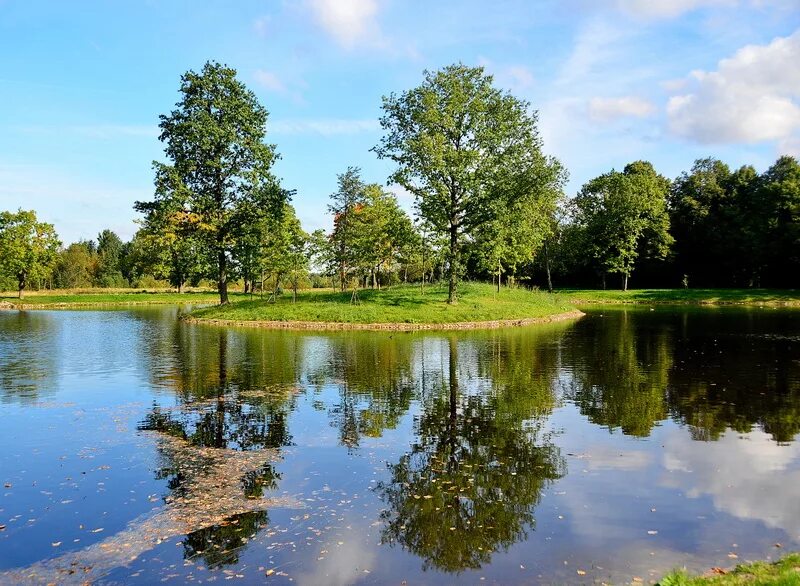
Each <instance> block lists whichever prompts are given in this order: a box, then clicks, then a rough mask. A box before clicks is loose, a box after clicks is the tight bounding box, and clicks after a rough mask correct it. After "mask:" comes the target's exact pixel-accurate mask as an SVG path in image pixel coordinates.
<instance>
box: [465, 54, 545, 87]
mask: <svg viewBox="0 0 800 586" xmlns="http://www.w3.org/2000/svg"><path fill="white" fill-rule="evenodd" d="M478 65H480V66H481V67H483V68H484V69H486V71H487V72H489V73H491V74H492V75H493V76H494V79H495V81H496V82H497V85H499V86H500V87H502V88H508V89H512V90H516V91H521V90H526V89H528V88H530V87H531V86H533V83H534V77H533V72H532V71H531V69H530V68H529V67H526V66H525V65H505V66H503V65H498V64H497V63H494V62H493V61H491V60H489V59H486V58H485V57H481V58H479V59H478Z"/></svg>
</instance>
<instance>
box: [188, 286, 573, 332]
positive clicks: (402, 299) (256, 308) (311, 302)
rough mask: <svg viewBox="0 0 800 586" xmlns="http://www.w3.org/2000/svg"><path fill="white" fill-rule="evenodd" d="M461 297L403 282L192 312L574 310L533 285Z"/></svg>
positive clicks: (455, 315) (370, 315)
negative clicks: (353, 299)
mask: <svg viewBox="0 0 800 586" xmlns="http://www.w3.org/2000/svg"><path fill="white" fill-rule="evenodd" d="M458 291H459V299H458V302H457V303H455V304H453V305H448V304H447V303H446V300H447V287H446V286H445V285H434V286H426V287H425V291H424V293H423V292H422V290H421V288H420V286H419V285H398V286H394V287H386V288H384V289H381V290H373V289H362V290H360V291H359V293H358V295H359V300H360V302H359V303H358V304H352V303H351V302H350V300H351V296H352V292H351V291H347V292H344V293H341V292H335V291H330V290H327V291H314V290H311V291H300V292H299V293H298V297H297V302H296V303H293V302H292V296H291V294H290V293H284V294H283V295H282V296H280V297H279V298H278V301H277V303H272V302H269V301H261V300H255V301H241V302H239V303H234V304H230V305H227V306H215V307H206V308H202V309H198V310H196V311H194V312H192V317H194V318H197V319H201V320H202V319H214V320H232V321H262V322H266V321H298V322H335V323H359V324H385V323H400V324H448V323H461V322H485V321H495V320H516V319H526V318H544V317H549V316H553V315H557V314H561V313H565V312H568V311H572V310H574V308H573V307H571V306H570V304H569V303H567V300H566V298H564V297H563V296H559V295H554V294H550V293H544V292H540V291H530V290H527V289H507V288H503V289H501V291H500V293H497V292H496V291H495V289H494V287H492V286H491V285H488V284H481V283H462V284H460V285H459V288H458Z"/></svg>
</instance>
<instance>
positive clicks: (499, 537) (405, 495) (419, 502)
mask: <svg viewBox="0 0 800 586" xmlns="http://www.w3.org/2000/svg"><path fill="white" fill-rule="evenodd" d="M458 345H459V344H458V341H457V340H456V338H455V337H450V338H448V340H447V348H448V351H449V352H448V359H447V367H448V372H447V377H446V379H445V380H444V381H441V384H438V385H435V386H434V388H432V389H429V392H428V393H427V394H426V396H425V397H424V399H423V405H422V409H421V413H420V415H419V417H418V419H417V424H416V426H415V431H416V434H417V439H416V441H415V442H414V443H413V444H412V446H411V450H410V451H409V452H408V453H407V454H404V455H403V456H402V457H401V458H400V460H399V462H397V463H395V464H392V465H391V466H390V471H391V479H390V480H389V481H387V482H383V483H380V484H379V485H378V491H379V492H380V493H381V496H382V498H383V499H384V500H385V502H386V503H387V505H388V507H389V508H388V510H386V511H384V512H383V513H382V515H381V516H382V518H383V519H384V521H385V523H386V527H385V529H384V531H383V541H384V542H386V543H390V544H394V543H399V544H400V545H402V546H403V547H404V548H405V549H407V550H409V551H411V552H413V553H414V554H416V555H417V556H419V557H421V558H422V559H423V561H424V567H425V568H436V569H439V570H444V571H447V572H459V571H461V570H464V569H467V568H480V567H481V566H482V565H484V564H487V563H489V562H490V561H491V558H492V554H493V553H494V552H496V551H498V550H500V551H503V550H507V549H508V547H509V546H511V545H512V544H514V543H516V542H517V541H519V540H521V539H524V538H526V537H527V530H528V529H529V528H532V527H533V526H534V524H535V519H534V508H535V507H536V505H537V503H538V502H539V499H540V498H541V493H542V489H543V488H545V487H546V486H547V485H548V484H549V483H550V482H551V481H553V480H555V479H557V478H559V477H560V476H561V475H562V474H563V473H564V462H563V460H562V458H561V457H560V454H559V450H558V448H556V447H555V446H553V445H552V443H550V441H549V438H548V436H547V434H545V433H543V432H542V419H541V418H542V417H543V416H544V415H546V413H547V411H548V410H549V409H550V408H552V405H553V398H552V390H550V385H545V386H544V388H542V386H541V385H540V386H539V389H538V390H540V391H544V392H540V393H536V390H537V389H536V388H535V387H534V388H530V387H527V386H526V385H525V384H524V382H523V381H520V380H519V379H518V377H516V376H514V375H513V374H512V376H511V377H510V380H509V381H507V384H496V385H495V387H496V388H497V387H500V390H499V392H497V391H495V392H490V393H475V394H469V393H468V392H465V391H466V390H467V389H464V388H463V387H464V385H463V384H460V383H459V367H460V365H459V359H458ZM519 358H522V357H519ZM509 372H512V373H514V374H516V372H515V371H514V369H510V371H509ZM521 382H523V384H519V383H521ZM528 382H530V381H528ZM528 391H530V392H528Z"/></svg>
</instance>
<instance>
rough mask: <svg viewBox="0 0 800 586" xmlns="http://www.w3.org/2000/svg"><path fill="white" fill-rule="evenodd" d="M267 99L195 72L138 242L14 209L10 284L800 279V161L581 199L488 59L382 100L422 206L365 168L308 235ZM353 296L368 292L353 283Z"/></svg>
mask: <svg viewBox="0 0 800 586" xmlns="http://www.w3.org/2000/svg"><path fill="white" fill-rule="evenodd" d="M267 118H268V113H267V111H266V109H265V108H264V107H263V106H261V104H259V103H258V100H257V98H256V96H255V94H253V92H252V91H250V90H249V89H247V88H246V87H245V86H244V84H242V83H241V82H240V81H239V80H238V79H236V72H235V71H234V70H233V69H230V68H228V67H226V66H224V65H220V64H218V63H213V62H209V63H207V64H206V65H205V66H204V67H203V69H202V71H201V72H199V73H197V72H194V71H189V72H187V73H186V74H185V75H184V76H183V77H182V79H181V87H180V100H179V101H178V103H177V104H176V106H175V109H174V110H173V111H172V112H170V114H168V115H162V116H161V117H160V120H161V122H160V125H159V126H160V128H161V135H160V140H161V141H162V142H163V143H164V152H165V156H166V159H167V162H154V163H153V166H154V174H155V190H154V197H153V199H152V200H149V201H141V202H136V204H135V206H134V207H135V209H136V210H137V211H138V212H140V213H141V214H142V215H143V220H142V221H141V227H140V229H139V230H138V231H137V232H136V234H135V236H134V237H133V239H132V240H131V241H130V242H122V241H121V240H120V238H119V237H118V236H117V235H116V234H114V233H113V232H111V231H110V230H104V231H103V232H101V233H100V235H99V236H98V238H97V241H96V242H95V241H80V242H77V243H73V244H71V245H69V246H67V247H66V248H64V247H63V246H62V245H61V243H60V242H59V240H58V238H57V236H56V234H55V231H54V229H53V227H52V226H51V225H49V224H45V223H42V222H38V221H37V219H36V215H35V213H34V212H27V211H22V210H20V211H18V212H2V213H1V214H0V286H1V287H3V288H7V289H17V290H19V291H20V294H21V292H22V291H23V290H24V289H25V288H29V287H36V288H42V287H47V288H80V287H125V286H133V287H154V286H158V285H170V286H172V287H175V288H177V289H179V290H181V289H182V288H183V287H184V286H185V285H187V284H188V285H199V284H205V285H213V286H215V287H216V288H217V289H218V291H219V295H220V301H221V302H222V303H225V302H227V299H228V295H227V291H228V284H229V283H240V284H241V286H242V287H243V288H244V290H245V291H250V292H252V291H261V292H264V291H265V290H266V291H267V292H268V294H270V295H273V294H274V295H277V294H280V293H281V291H282V290H283V289H286V288H291V289H293V290H295V291H296V290H297V289H298V288H301V287H311V286H316V287H319V286H335V287H338V288H340V289H341V290H345V289H346V288H353V290H354V291H355V290H357V288H358V287H381V286H384V285H390V284H393V283H398V282H419V283H421V284H422V285H423V286H424V284H425V283H426V282H431V281H437V280H446V281H447V282H448V283H449V287H448V291H449V294H448V301H449V302H453V301H455V300H456V298H457V283H458V281H459V280H461V279H465V278H466V279H474V280H487V281H488V280H492V281H493V282H494V283H496V284H497V286H498V287H499V286H500V284H501V283H502V282H506V283H517V284H523V285H526V286H538V287H542V288H548V289H552V288H553V286H559V287H563V286H581V287H622V288H627V287H628V286H629V284H630V285H634V286H637V287H644V286H646V287H669V288H672V287H798V286H800V165H799V164H798V161H797V160H796V159H794V158H792V157H788V156H784V157H781V158H779V159H778V160H777V161H776V162H775V164H774V165H772V166H771V167H770V168H769V169H767V170H766V171H765V172H764V173H762V174H759V173H758V172H756V170H755V169H754V168H753V167H751V166H744V167H741V168H740V169H737V170H735V171H732V170H731V169H730V168H729V167H728V166H727V165H725V164H724V163H723V162H721V161H719V160H716V159H713V158H708V159H701V160H698V161H696V162H695V164H694V166H693V167H692V168H691V169H690V170H689V171H687V172H684V173H682V174H681V175H680V176H679V177H677V178H676V179H674V180H670V179H668V178H666V177H664V176H663V175H661V174H660V173H658V172H657V170H656V169H655V168H654V167H653V165H652V164H651V163H649V162H646V161H634V162H631V163H629V164H628V165H626V166H625V167H624V168H623V169H622V171H615V170H611V171H609V172H608V173H605V174H603V175H601V176H599V177H596V178H594V179H592V180H591V181H589V182H587V183H586V184H585V185H584V186H583V187H582V188H581V190H580V191H579V192H578V193H577V194H576V195H574V196H572V197H567V195H566V194H565V193H564V185H565V183H566V180H567V171H566V169H565V168H564V166H563V165H562V164H561V163H560V162H559V161H558V160H557V159H555V158H554V157H551V156H547V155H545V154H544V153H543V144H542V140H541V137H540V135H539V132H538V116H537V113H536V112H535V111H534V110H532V109H531V107H530V104H528V103H527V102H525V101H523V100H520V99H518V98H515V97H514V96H512V95H511V94H509V93H508V92H504V91H501V90H499V89H497V88H495V87H494V85H493V79H492V77H491V76H490V75H487V74H485V72H484V71H483V69H482V68H480V67H466V66H464V65H462V64H456V65H451V66H448V67H445V68H443V69H441V70H439V71H435V72H427V71H426V72H425V73H424V79H423V82H422V83H421V85H420V86H418V87H416V88H413V89H411V90H409V91H406V92H403V93H402V94H399V95H395V94H391V95H389V96H387V97H384V99H383V116H382V117H381V119H380V124H381V127H382V128H383V130H384V135H383V137H382V138H381V140H380V141H379V143H378V144H377V145H376V146H375V147H374V148H373V149H372V150H373V151H374V152H375V154H376V155H377V156H378V157H379V158H382V159H388V160H389V161H392V162H393V163H395V165H396V166H395V170H394V172H393V173H392V174H391V175H390V177H389V178H388V180H389V181H388V182H389V183H390V184H394V185H399V186H401V187H402V188H404V189H405V190H406V191H408V192H409V193H411V194H412V195H413V196H414V199H415V217H414V219H412V218H410V217H409V216H408V214H406V213H405V211H403V209H402V208H401V207H400V206H399V204H398V201H397V198H396V197H395V195H394V194H392V193H391V192H390V191H387V189H386V188H384V187H382V186H381V184H380V183H369V182H366V181H364V180H363V179H362V177H361V172H360V170H359V169H358V168H355V167H350V168H348V169H347V170H345V171H344V172H343V173H342V174H340V175H339V176H338V189H337V191H336V192H335V193H333V194H332V195H331V196H330V204H329V206H328V211H329V213H330V214H331V215H332V220H333V229H332V231H331V232H330V233H326V232H325V231H323V230H317V231H315V232H314V233H312V234H309V233H307V232H306V231H304V230H303V228H302V226H301V225H300V222H299V220H298V218H297V216H296V214H295V209H294V207H293V206H292V205H291V201H292V199H293V198H295V197H297V194H296V193H295V191H293V190H290V189H286V188H285V187H283V186H282V185H281V184H280V181H279V180H278V179H277V178H276V177H275V176H274V175H273V174H272V165H273V163H274V161H275V159H276V158H277V156H278V155H277V153H276V148H275V145H271V144H268V143H267V142H265V137H266V130H267ZM354 296H355V294H354Z"/></svg>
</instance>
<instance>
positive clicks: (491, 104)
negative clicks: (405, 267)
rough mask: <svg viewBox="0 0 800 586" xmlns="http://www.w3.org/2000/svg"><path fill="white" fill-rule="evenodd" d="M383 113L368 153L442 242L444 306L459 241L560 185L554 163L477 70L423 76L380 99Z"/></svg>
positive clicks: (519, 112)
mask: <svg viewBox="0 0 800 586" xmlns="http://www.w3.org/2000/svg"><path fill="white" fill-rule="evenodd" d="M383 111H384V115H383V117H382V118H381V120H380V122H381V126H382V127H383V129H384V131H385V135H384V137H383V138H382V139H381V141H380V143H379V144H378V145H377V146H376V147H375V149H374V150H375V152H376V153H377V154H378V156H379V157H381V158H388V159H390V160H392V161H394V162H395V163H397V169H396V170H395V172H394V173H393V174H392V176H391V180H393V181H395V182H396V183H399V184H400V185H402V186H403V187H404V188H406V189H407V190H408V191H410V192H411V193H413V194H414V195H415V197H416V203H417V208H418V210H419V213H420V215H421V216H422V217H423V218H424V219H425V220H426V221H427V222H428V223H429V224H430V226H431V227H432V228H433V229H434V230H436V232H438V233H440V234H445V235H447V236H448V238H449V246H448V257H447V263H448V281H449V288H448V302H450V303H452V302H454V301H455V298H456V284H457V280H458V276H459V272H460V271H461V252H462V246H463V240H464V237H465V235H470V234H472V232H473V231H474V230H476V229H477V228H479V227H480V226H482V225H484V224H485V223H486V222H489V221H491V220H492V219H494V218H496V217H497V215H498V214H500V213H504V212H506V211H507V209H508V205H509V204H511V203H513V202H516V201H517V200H518V199H519V198H521V197H523V196H524V195H527V194H530V193H535V192H536V191H537V190H538V189H539V187H540V186H541V185H543V184H548V183H550V182H552V181H553V177H556V178H558V180H561V179H562V178H563V177H562V175H561V172H560V170H557V168H556V166H557V161H555V160H553V159H550V158H547V157H545V156H544V155H542V153H541V146H542V145H541V138H540V137H539V133H538V130H537V127H536V122H537V116H536V113H534V112H531V111H530V108H529V104H528V103H527V102H524V101H522V100H519V99H517V98H515V97H513V96H511V95H509V94H507V93H503V92H501V91H500V90H499V89H497V88H495V87H494V86H493V78H492V76H491V75H487V74H486V73H485V72H484V70H483V68H481V67H467V66H465V65H462V64H457V65H450V66H448V67H445V68H444V69H442V70H440V71H435V72H429V71H426V72H425V79H424V81H423V82H422V84H421V85H420V86H419V87H416V88H414V89H411V90H409V91H406V92H404V93H403V94H401V95H399V96H398V95H395V94H391V95H390V96H388V97H384V99H383ZM558 169H560V166H558Z"/></svg>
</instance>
